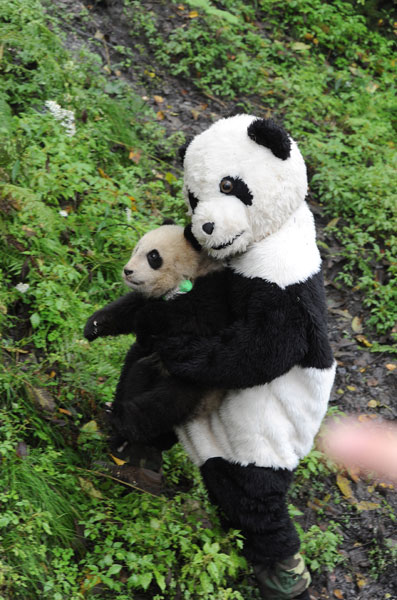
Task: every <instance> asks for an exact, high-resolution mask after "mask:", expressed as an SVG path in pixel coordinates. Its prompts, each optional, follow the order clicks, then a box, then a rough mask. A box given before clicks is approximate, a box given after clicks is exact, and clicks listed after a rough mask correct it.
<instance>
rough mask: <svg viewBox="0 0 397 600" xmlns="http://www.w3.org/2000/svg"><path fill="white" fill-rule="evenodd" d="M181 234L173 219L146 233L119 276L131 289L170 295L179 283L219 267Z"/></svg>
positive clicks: (145, 293)
mask: <svg viewBox="0 0 397 600" xmlns="http://www.w3.org/2000/svg"><path fill="white" fill-rule="evenodd" d="M197 250H198V248H197V245H196V248H194V247H193V246H192V244H191V243H190V242H189V241H188V240H187V239H186V237H185V236H184V230H183V227H180V226H179V225H175V224H174V223H173V222H170V223H167V224H165V225H162V226H160V227H158V228H157V229H153V230H152V231H149V232H148V233H146V234H145V235H144V236H143V237H142V238H141V239H140V240H139V242H138V243H137V245H136V246H135V248H134V251H133V253H132V255H131V258H130V260H129V261H128V262H127V264H126V265H125V266H124V268H123V271H122V277H123V279H124V282H125V283H126V284H127V286H128V287H130V288H131V289H133V290H136V291H138V292H141V293H142V294H143V295H144V296H148V297H154V298H155V297H161V296H166V298H167V299H168V298H171V297H172V296H173V295H174V293H177V292H178V290H179V286H180V284H181V283H182V282H184V281H186V280H188V281H192V280H194V279H196V278H197V277H199V276H201V275H205V274H206V273H208V272H210V271H211V270H214V269H216V268H219V265H217V264H216V263H215V262H214V260H213V259H211V258H210V257H208V256H207V255H206V254H205V253H203V252H201V253H200V252H198V251H197Z"/></svg>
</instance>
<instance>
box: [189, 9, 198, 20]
mask: <svg viewBox="0 0 397 600" xmlns="http://www.w3.org/2000/svg"><path fill="white" fill-rule="evenodd" d="M197 17H198V12H197V10H191V11H190V13H189V19H196V18H197Z"/></svg>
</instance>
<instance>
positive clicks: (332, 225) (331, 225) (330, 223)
mask: <svg viewBox="0 0 397 600" xmlns="http://www.w3.org/2000/svg"><path fill="white" fill-rule="evenodd" d="M304 45H305V44H304ZM306 47H308V46H306ZM339 219H340V217H334V218H333V219H331V220H330V221H329V223H327V224H326V226H325V227H326V228H328V227H335V225H337V223H338V221H339Z"/></svg>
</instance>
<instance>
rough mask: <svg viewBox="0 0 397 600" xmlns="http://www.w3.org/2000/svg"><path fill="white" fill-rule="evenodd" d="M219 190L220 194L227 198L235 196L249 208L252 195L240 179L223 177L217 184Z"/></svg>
mask: <svg viewBox="0 0 397 600" xmlns="http://www.w3.org/2000/svg"><path fill="white" fill-rule="evenodd" d="M219 189H220V191H221V192H222V194H226V195H227V196H236V198H238V199H239V200H241V202H242V203H243V204H245V205H247V206H251V204H252V199H253V195H252V194H251V192H250V190H249V189H248V186H247V184H246V183H245V182H244V181H243V180H242V179H240V177H224V178H223V179H221V181H220V183H219Z"/></svg>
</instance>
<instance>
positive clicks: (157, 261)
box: [146, 250, 163, 269]
mask: <svg viewBox="0 0 397 600" xmlns="http://www.w3.org/2000/svg"><path fill="white" fill-rule="evenodd" d="M146 258H147V261H148V263H149V265H150V266H151V268H152V269H159V268H160V267H161V265H162V264H163V259H162V258H161V256H160V254H159V251H158V250H150V252H148V253H147V254H146Z"/></svg>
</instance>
